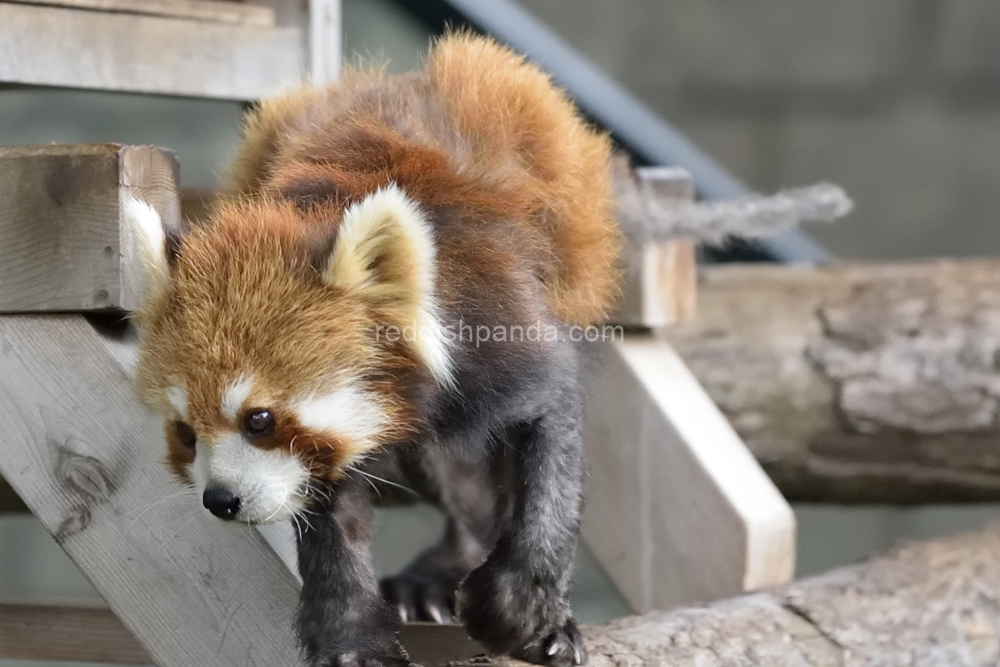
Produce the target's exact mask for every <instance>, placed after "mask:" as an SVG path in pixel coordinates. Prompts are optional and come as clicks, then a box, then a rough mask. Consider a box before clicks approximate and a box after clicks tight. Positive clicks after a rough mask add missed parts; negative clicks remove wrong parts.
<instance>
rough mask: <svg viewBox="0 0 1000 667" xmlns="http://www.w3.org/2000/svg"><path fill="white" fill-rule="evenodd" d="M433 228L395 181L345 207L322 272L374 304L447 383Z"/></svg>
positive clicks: (447, 361) (333, 283)
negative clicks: (437, 291)
mask: <svg viewBox="0 0 1000 667" xmlns="http://www.w3.org/2000/svg"><path fill="white" fill-rule="evenodd" d="M436 276H437V249H436V247H435V243H434V233H433V230H432V228H431V225H430V223H429V222H428V220H427V218H426V216H425V215H424V213H423V212H422V211H421V210H420V207H419V206H417V204H416V202H414V201H413V200H412V199H410V198H409V197H407V196H406V193H405V192H403V191H402V190H401V189H400V188H399V187H398V186H397V185H395V184H391V185H388V186H386V187H384V188H381V189H380V190H378V191H377V192H374V193H372V194H370V195H368V196H367V197H365V198H364V200H362V201H360V202H358V203H356V204H352V205H351V206H350V207H348V208H347V210H346V211H344V217H343V220H342V221H341V223H340V227H339V229H338V230H337V238H336V239H335V241H334V244H333V249H332V251H331V252H330V258H329V261H328V263H327V265H326V269H325V271H324V274H323V279H324V281H325V282H326V283H327V284H328V285H330V286H333V287H337V288H340V289H344V290H347V291H349V292H351V293H353V294H354V295H356V296H357V298H359V299H361V300H363V301H365V302H366V303H369V304H371V305H373V306H375V307H377V308H378V309H379V310H380V311H381V312H383V313H385V314H386V315H387V316H388V317H389V318H390V319H391V321H390V322H389V324H390V325H395V326H397V327H398V328H399V329H400V331H404V329H406V328H407V327H408V329H406V331H408V332H410V334H412V335H407V333H406V332H404V334H403V339H404V340H407V341H408V342H411V343H412V344H413V345H414V348H415V349H416V351H417V353H418V355H419V356H420V357H421V359H422V360H423V361H424V363H425V364H426V365H427V367H428V369H429V370H430V371H431V373H432V374H433V375H434V377H435V378H437V379H438V380H439V381H440V382H442V383H443V384H450V383H451V361H450V355H449V353H448V345H447V343H448V341H447V340H446V338H445V335H444V333H445V332H444V327H443V326H442V324H441V321H440V318H439V313H438V303H437V298H436V294H435V291H436V288H435V282H436Z"/></svg>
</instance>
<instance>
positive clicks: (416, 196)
mask: <svg viewBox="0 0 1000 667" xmlns="http://www.w3.org/2000/svg"><path fill="white" fill-rule="evenodd" d="M609 146H610V143H609V139H608V137H607V136H606V135H604V134H602V133H600V132H597V131H595V130H593V129H591V128H590V127H588V126H587V125H586V123H585V122H584V121H583V120H582V119H581V118H580V116H579V114H578V113H577V111H576V110H575V109H574V107H573V105H572V103H571V102H570V101H569V100H567V98H566V97H565V95H564V94H563V93H562V92H561V91H559V90H558V89H557V88H555V87H554V86H553V85H552V83H551V82H550V80H549V79H548V77H547V76H546V75H544V74H543V73H542V72H541V71H539V70H538V69H537V68H536V67H534V66H533V65H531V64H529V63H527V62H525V60H524V59H523V58H521V57H519V56H517V55H515V54H514V53H512V52H511V51H509V50H507V49H506V48H504V47H501V46H499V45H498V44H496V43H495V42H493V41H491V40H489V39H486V38H481V37H475V36H471V35H466V34H456V35H451V36H448V37H445V38H443V39H442V40H440V41H439V42H438V43H437V44H436V45H435V46H434V47H433V48H432V50H431V52H430V55H429V57H428V60H427V63H426V66H425V67H424V68H423V70H422V71H419V72H416V73H412V74H407V75H402V76H395V77H390V76H385V75H383V74H380V73H378V72H372V71H354V72H348V73H346V74H344V76H343V77H342V78H341V80H340V81H338V82H337V83H334V84H331V85H329V86H323V87H306V88H304V89H302V90H298V91H295V92H292V93H290V94H287V95H284V96H281V97H277V98H274V99H269V100H265V101H264V102H262V104H261V105H260V107H259V108H258V109H257V110H255V111H253V112H252V113H251V114H250V115H249V117H248V119H247V120H246V124H245V129H244V137H243V143H242V148H241V150H240V153H239V155H238V156H237V158H236V160H235V164H234V167H233V187H232V196H231V197H228V198H227V199H226V200H225V201H223V202H221V203H220V204H219V205H217V206H216V207H215V209H214V210H213V212H212V214H211V216H210V219H209V220H208V221H207V222H206V223H205V224H200V225H191V226H189V227H188V228H183V229H164V228H163V227H162V225H161V222H160V220H159V218H158V217H157V216H156V213H155V211H154V210H153V209H152V208H150V207H148V206H146V205H144V204H143V203H142V202H137V201H133V202H131V203H130V204H129V206H128V210H127V218H128V219H129V221H130V224H131V227H132V228H133V234H134V235H135V237H136V239H137V241H138V244H139V247H140V249H141V251H142V257H143V265H144V267H145V272H144V276H145V295H146V296H145V302H144V303H143V305H142V307H141V308H140V309H139V310H138V311H137V313H136V314H135V320H136V322H137V325H138V328H139V332H140V356H139V367H138V386H139V390H140V393H141V394H142V396H143V398H144V400H145V401H146V403H147V404H148V405H149V406H151V408H153V409H154V410H155V411H156V412H158V413H159V414H160V415H162V416H163V417H164V420H165V432H166V440H167V452H168V462H169V465H170V467H171V469H172V470H173V472H174V473H176V474H177V475H178V476H179V477H181V478H182V479H184V480H186V481H188V482H190V483H193V484H194V485H195V486H196V488H197V490H198V492H199V494H200V496H201V498H202V501H203V504H204V505H205V507H206V508H207V509H208V510H209V511H210V512H211V513H212V514H214V515H216V516H218V517H220V518H223V519H233V520H237V521H243V522H247V523H266V522H270V521H277V520H283V519H288V518H292V517H296V518H297V517H303V518H305V521H304V522H303V523H304V524H305V525H304V528H303V530H302V531H301V532H300V535H299V544H298V547H299V568H300V571H301V574H302V577H303V592H302V602H301V608H300V616H299V620H298V632H299V636H300V639H301V642H302V644H303V647H304V650H305V653H306V656H307V658H308V660H309V662H310V664H311V665H334V664H337V665H341V664H344V665H346V664H355V663H357V664H365V665H379V664H406V663H407V662H408V659H407V658H406V654H405V651H403V649H402V648H401V647H400V645H399V642H398V623H399V621H400V618H401V617H402V619H403V620H406V619H407V618H410V619H414V618H417V619H419V618H424V619H428V620H443V619H444V617H445V616H451V615H457V616H458V617H460V618H461V620H462V622H463V623H464V624H465V625H466V628H467V629H468V630H469V632H470V634H471V635H472V636H473V637H474V638H476V639H478V640H480V641H482V642H483V643H484V644H485V645H486V646H487V647H488V648H489V649H490V650H491V651H494V652H497V653H507V654H510V655H513V656H516V657H520V658H523V659H527V660H531V661H534V662H538V663H543V664H553V665H556V664H558V665H563V664H565V665H569V664H582V663H583V662H584V661H585V659H586V653H585V651H584V649H583V645H582V642H581V640H580V636H579V633H578V632H577V630H576V625H575V623H574V621H573V619H572V616H571V614H570V611H569V605H568V601H567V599H568V588H569V582H570V576H571V575H570V570H571V563H572V558H573V554H574V552H575V546H576V540H577V534H578V530H579V528H578V524H579V515H580V506H581V487H582V471H583V464H582V451H581V450H582V447H581V444H580V412H581V410H582V399H581V396H582V389H581V380H582V374H583V372H584V371H583V369H584V366H585V364H584V362H583V358H584V356H585V355H584V354H583V353H582V351H581V350H579V349H578V348H579V345H578V344H576V343H571V342H569V339H568V338H566V336H565V331H566V329H567V327H572V326H584V325H589V324H592V323H595V322H597V321H599V320H601V319H602V318H603V317H604V316H605V314H606V313H607V312H608V309H609V307H610V305H611V302H612V300H613V298H614V296H615V293H616V289H617V283H616V280H617V275H616V273H615V269H614V260H615V258H616V256H617V253H618V249H619V238H618V232H617V228H616V226H615V223H614V220H613V215H612V213H613V212H612V201H611V184H610V174H609V168H608V157H609ZM532 326H535V327H538V328H542V327H544V328H546V330H551V331H553V332H557V334H556V335H554V336H553V337H551V338H549V337H546V338H545V339H544V340H543V339H541V337H540V336H535V337H534V338H533V337H532V336H531V335H530V332H529V335H528V336H527V337H525V336H524V334H523V331H524V330H525V328H528V329H530V328H531V327H532ZM484 329H485V331H486V332H488V335H482V336H481V335H480V332H483V331H484ZM515 330H517V331H515ZM518 331H519V332H521V335H520V336H517V337H515V336H514V335H513V334H515V333H517V332H518ZM473 333H475V336H476V337H475V340H473ZM508 333H509V334H511V335H509V336H508ZM373 480H376V481H377V482H376V481H373ZM394 480H395V481H394ZM369 482H371V483H373V484H374V485H375V486H376V487H379V488H385V484H402V485H404V486H406V487H407V488H412V489H416V490H417V491H419V492H420V493H421V494H422V495H424V496H425V497H428V498H429V499H430V500H432V501H435V502H437V503H438V504H439V505H440V506H441V507H442V508H443V509H444V511H445V513H446V514H447V515H448V520H449V528H448V531H447V534H446V536H445V540H444V542H443V543H442V545H440V546H439V547H437V548H435V549H434V550H431V552H428V554H425V555H424V556H422V557H421V558H420V559H418V561H417V562H416V563H415V564H414V566H413V567H411V568H410V570H408V571H407V572H404V573H403V574H402V575H400V577H397V578H395V579H393V580H389V581H383V582H382V585H381V588H380V586H379V584H378V582H376V581H375V578H374V575H373V574H372V569H371V565H370V559H369V557H368V556H367V553H366V552H367V547H368V543H369V542H370V538H371V530H370V525H369V524H370V501H369V498H368V487H367V486H366V484H367V483H369ZM383 482H384V484H383Z"/></svg>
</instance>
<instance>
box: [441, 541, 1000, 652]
mask: <svg viewBox="0 0 1000 667" xmlns="http://www.w3.org/2000/svg"><path fill="white" fill-rule="evenodd" d="M997 553H1000V525H993V526H990V527H988V528H987V529H985V530H983V531H982V532H979V533H973V534H968V535H963V536H959V537H954V538H950V539H947V540H941V541H935V542H926V543H921V544H914V545H908V546H904V547H900V548H897V549H895V550H893V551H891V552H889V553H887V554H885V555H883V556H881V557H879V558H876V559H874V560H872V561H870V562H868V563H866V564H863V565H858V566H855V567H850V568H845V569H841V570H836V571H834V572H831V573H829V574H826V575H822V576H819V577H815V578H812V579H805V580H802V581H799V582H796V583H794V584H791V585H790V586H788V587H785V588H782V589H779V590H776V591H774V592H771V593H760V594H754V595H748V596H744V597H740V598H735V599H732V600H727V601H724V602H720V603H716V604H713V605H710V606H706V607H696V608H689V609H680V610H676V611H670V612H662V611H661V612H653V613H650V614H646V615H644V616H632V617H628V618H624V619H621V620H618V621H614V622H612V623H610V624H608V625H603V626H590V627H585V628H584V629H583V633H584V636H585V637H586V640H587V648H588V650H589V652H590V662H589V667H626V666H627V667H632V666H636V667H638V666H639V665H670V667H757V666H759V667H844V666H846V667H854V666H857V667H861V666H869V665H870V666H876V665H877V666H878V667H895V666H896V665H898V666H900V667H902V666H904V665H905V666H907V667H914V666H919V667H973V666H976V667H985V666H986V665H997V664H1000V559H998V558H997V557H996V555H997ZM488 664H489V663H485V662H484V661H482V660H480V661H467V662H459V663H451V667H473V666H475V667H484V665H488ZM493 664H494V665H498V664H506V665H509V666H513V665H524V664H525V663H515V662H513V661H506V662H504V663H500V662H495V663H493Z"/></svg>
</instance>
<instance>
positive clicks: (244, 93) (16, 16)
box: [0, 0, 339, 100]
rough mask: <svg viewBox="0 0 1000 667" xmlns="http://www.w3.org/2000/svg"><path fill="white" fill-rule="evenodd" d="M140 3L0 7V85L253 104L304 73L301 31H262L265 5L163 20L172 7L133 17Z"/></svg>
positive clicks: (65, 0) (188, 6)
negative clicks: (225, 12)
mask: <svg viewBox="0 0 1000 667" xmlns="http://www.w3.org/2000/svg"><path fill="white" fill-rule="evenodd" d="M55 4H62V5H70V4H72V5H73V6H72V7H70V6H54V5H55ZM146 4H147V3H145V2H139V1H138V0H130V1H129V2H123V3H120V2H108V1H102V0H78V1H75V2H71V1H70V0H60V2H58V3H51V2H48V3H45V6H42V5H35V4H21V3H13V2H0V83H17V84H28V85H37V86H60V87H66V88H88V89H94V90H113V91H125V92H137V93H155V94H162V95H187V96H194V97H209V98H219V99H233V100H256V99H259V98H261V97H264V96H266V95H270V94H274V93H276V92H278V91H280V90H282V89H283V88H286V87H288V86H291V85H294V84H296V83H298V82H300V81H302V80H303V78H304V77H305V75H306V73H307V67H308V65H309V60H310V57H309V56H308V43H307V27H306V26H289V25H271V24H270V23H273V17H274V13H273V12H272V11H271V10H269V9H268V8H266V7H257V6H249V7H245V8H243V9H242V10H234V11H233V12H232V13H231V14H224V13H221V12H220V11H219V10H218V8H217V7H216V5H220V4H225V5H229V4H233V3H218V2H211V3H202V2H196V1H195V0H189V1H188V2H186V3H181V5H178V6H177V8H176V9H177V11H175V12H174V14H172V15H167V14H166V12H167V11H168V9H169V8H168V5H170V6H173V5H174V3H172V2H171V3H168V2H163V1H159V2H154V3H149V4H150V7H149V10H148V11H146V12H142V13H139V6H140V5H146ZM290 4H291V3H290ZM295 4H297V3H295ZM203 5H204V6H203ZM85 6H87V7H89V8H84V7H85ZM97 6H102V7H103V6H108V7H112V6H118V7H119V9H120V11H104V10H98V9H97V8H96V7H97ZM235 7H236V8H239V7H240V5H235ZM126 9H127V10H128V11H125V10H126ZM194 9H197V10H199V11H198V12H194V11H193V10H194ZM180 10H184V12H181V11H180ZM185 12H186V13H187V16H184V13H185ZM195 14H197V17H195ZM209 16H211V17H213V20H209V18H208V17H209ZM226 17H229V18H231V19H232V20H220V19H224V18H226ZM337 44H338V45H339V42H337Z"/></svg>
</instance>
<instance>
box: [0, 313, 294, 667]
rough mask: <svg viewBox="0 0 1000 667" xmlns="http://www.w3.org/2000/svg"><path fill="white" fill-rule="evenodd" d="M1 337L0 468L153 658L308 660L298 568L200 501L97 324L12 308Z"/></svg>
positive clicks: (167, 665) (167, 664)
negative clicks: (200, 509) (301, 648)
mask: <svg viewBox="0 0 1000 667" xmlns="http://www.w3.org/2000/svg"><path fill="white" fill-rule="evenodd" d="M0 350H2V354H0V420H2V421H3V423H4V424H5V426H4V429H3V432H2V433H0V474H3V476H4V477H5V478H6V479H7V480H8V481H9V482H10V483H11V485H12V486H13V487H14V489H15V490H16V491H17V493H18V494H19V495H20V497H21V498H22V499H23V500H24V501H25V503H26V504H27V505H28V507H29V508H30V509H31V511H32V512H33V513H34V514H35V516H36V517H37V518H38V519H39V520H40V521H41V522H42V524H43V525H44V526H45V528H46V529H47V530H48V531H49V532H50V533H52V535H54V536H55V538H56V541H57V542H58V543H59V544H60V546H61V547H62V548H63V550H64V551H66V553H67V554H68V555H69V556H70V557H71V558H72V559H73V561H74V562H75V563H76V564H77V566H78V567H79V568H80V570H81V571H82V572H83V573H84V575H85V576H86V577H87V578H88V579H89V580H90V582H91V583H92V584H93V585H94V587H95V588H96V589H97V591H98V592H99V593H100V594H101V595H102V596H103V597H104V599H105V600H106V601H107V602H108V605H109V606H110V608H111V609H112V611H114V613H115V615H116V616H117V617H118V618H119V619H121V620H122V621H123V622H124V624H125V626H126V627H127V628H128V629H129V631H130V632H131V633H132V634H133V635H134V636H135V637H136V638H137V639H138V640H139V642H140V643H141V644H142V646H143V648H144V649H145V650H146V652H147V653H148V654H149V657H150V658H151V659H152V660H153V662H155V663H156V664H157V665H159V666H160V667H190V666H191V665H199V666H204V667H222V666H223V665H226V666H231V667H236V666H239V667H245V666H246V665H257V666H264V665H267V666H268V667H277V666H279V665H287V666H289V667H291V666H293V665H295V666H297V665H299V664H300V657H299V652H298V649H297V647H296V645H295V641H294V639H293V633H292V631H291V627H292V618H293V616H294V613H295V607H296V603H297V598H298V584H297V582H296V580H295V578H294V577H293V575H292V574H291V573H290V572H289V571H288V569H287V568H286V567H285V566H284V564H283V563H282V562H281V561H280V560H279V558H278V557H277V556H276V555H275V553H274V552H273V551H272V550H271V548H270V547H269V546H268V545H267V544H266V543H265V541H264V539H263V538H262V537H261V536H260V535H259V534H258V533H257V532H256V531H253V530H248V529H247V527H246V526H235V525H234V526H220V525H219V524H218V522H215V521H209V519H208V518H206V517H204V516H202V515H200V514H198V513H192V511H191V509H192V508H191V498H190V497H189V496H187V495H186V494H185V493H184V492H183V491H182V489H181V488H180V487H179V486H178V485H177V483H176V482H175V481H174V480H172V479H171V478H170V476H169V474H168V473H167V471H166V470H165V468H164V466H163V464H162V462H161V452H162V449H161V446H160V445H159V444H157V443H158V438H157V435H158V434H156V432H157V431H158V430H159V429H158V427H157V426H156V425H155V424H149V423H148V421H147V417H146V416H145V412H144V410H143V409H142V407H141V406H140V405H139V403H138V400H137V399H136V397H135V395H134V391H133V389H132V387H131V386H130V383H129V381H128V379H127V378H126V376H125V373H124V371H123V370H122V369H121V368H120V367H119V366H118V363H117V362H116V360H115V359H114V357H112V355H111V354H110V353H109V351H108V348H107V347H106V345H105V343H104V342H103V341H102V340H101V337H100V336H99V335H98V334H97V333H96V331H95V330H94V329H93V328H92V327H91V326H90V324H88V323H87V322H86V320H84V319H83V317H82V316H79V315H37V316H36V315H20V316H13V315H12V316H3V317H0ZM154 434H156V435H154Z"/></svg>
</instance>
